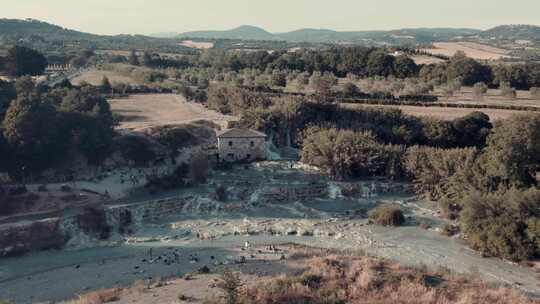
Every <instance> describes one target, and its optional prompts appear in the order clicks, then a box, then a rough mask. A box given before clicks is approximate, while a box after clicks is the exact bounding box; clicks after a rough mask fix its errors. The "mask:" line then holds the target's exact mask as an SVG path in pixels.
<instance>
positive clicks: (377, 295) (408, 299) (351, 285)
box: [239, 256, 540, 304]
mask: <svg viewBox="0 0 540 304" xmlns="http://www.w3.org/2000/svg"><path fill="white" fill-rule="evenodd" d="M308 266H309V269H308V270H307V271H306V272H305V273H304V274H302V275H300V276H281V277H278V278H273V279H267V280H266V281H265V282H257V284H256V285H255V284H254V285H252V286H251V287H248V288H247V289H246V290H245V291H244V292H243V293H242V295H241V299H240V301H239V302H240V303H246V304H247V303H260V304H266V303H268V304H270V303H288V304H296V303H315V304H316V303H355V304H356V303H358V304H364V303H365V304H367V303H378V304H396V303H403V304H405V303H407V304H409V303H410V304H412V303H415V304H424V303H425V304H428V303H429V304H432V303H440V304H446V303H448V304H450V303H462V304H466V303H467V304H468V303H494V304H503V303H505V304H518V303H521V304H533V303H540V302H539V301H536V300H532V299H529V298H527V297H525V296H523V295H521V294H519V293H518V292H516V291H514V290H512V289H509V288H505V287H496V286H490V285H488V284H485V283H483V282H480V281H477V280H475V279H468V278H463V277H458V276H454V275H452V274H449V273H448V272H446V271H443V270H441V271H437V272H429V271H426V270H423V269H415V268H406V267H402V266H400V265H398V264H396V263H392V262H387V261H382V260H378V259H373V258H368V257H345V256H329V257H326V258H314V259H312V260H311V261H309V262H308Z"/></svg>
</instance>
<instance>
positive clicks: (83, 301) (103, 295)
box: [68, 288, 123, 304]
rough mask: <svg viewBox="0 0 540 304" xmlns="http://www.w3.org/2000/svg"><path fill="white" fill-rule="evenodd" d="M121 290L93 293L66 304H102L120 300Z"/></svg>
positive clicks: (105, 290)
mask: <svg viewBox="0 0 540 304" xmlns="http://www.w3.org/2000/svg"><path fill="white" fill-rule="evenodd" d="M122 292H123V289H121V288H110V289H103V290H98V291H94V292H91V293H88V294H85V295H82V296H80V297H79V299H77V300H74V301H72V302H69V303H68V304H103V303H110V302H115V301H118V300H120V297H121V295H122Z"/></svg>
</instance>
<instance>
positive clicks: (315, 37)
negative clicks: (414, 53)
mask: <svg viewBox="0 0 540 304" xmlns="http://www.w3.org/2000/svg"><path fill="white" fill-rule="evenodd" d="M156 36H160V37H167V38H202V39H241V40H270V41H272V40H281V41H287V42H311V43H362V42H379V43H386V44H394V43H403V42H411V43H430V42H435V41H447V40H450V39H454V38H461V37H481V38H496V39H504V40H531V41H536V42H539V41H540V27H538V26H534V25H502V26H498V27H495V28H492V29H489V30H487V31H482V30H477V29H469V28H408V29H399V30H390V31H334V30H329V29H300V30H296V31H292V32H286V33H270V32H268V31H266V30H265V29H262V28H259V27H256V26H250V25H243V26H240V27H237V28H234V29H232V30H225V31H196V32H185V33H178V34H175V33H165V34H161V35H156Z"/></svg>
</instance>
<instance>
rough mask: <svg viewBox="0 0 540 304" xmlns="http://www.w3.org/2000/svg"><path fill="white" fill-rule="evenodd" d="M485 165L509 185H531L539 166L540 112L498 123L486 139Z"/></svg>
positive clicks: (493, 176) (491, 172) (494, 175)
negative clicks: (539, 113)
mask: <svg viewBox="0 0 540 304" xmlns="http://www.w3.org/2000/svg"><path fill="white" fill-rule="evenodd" d="M485 156H486V167H487V171H488V173H489V174H490V176H491V177H492V178H493V179H495V180H497V181H500V182H502V183H503V184H506V185H531V184H534V183H536V179H535V175H536V172H537V171H538V170H539V169H540V115H538V114H532V113H531V114H521V115H514V116H513V117H511V118H509V119H507V120H504V121H498V122H496V123H495V126H494V128H493V129H492V131H491V133H490V135H489V136H488V139H487V146H486V149H485Z"/></svg>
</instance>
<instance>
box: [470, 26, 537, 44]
mask: <svg viewBox="0 0 540 304" xmlns="http://www.w3.org/2000/svg"><path fill="white" fill-rule="evenodd" d="M480 36H481V37H483V38H486V39H506V40H530V41H533V42H540V26H534V25H501V26H497V27H494V28H492V29H489V30H487V31H484V32H482V33H481V34H480ZM509 38H510V39H509Z"/></svg>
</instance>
